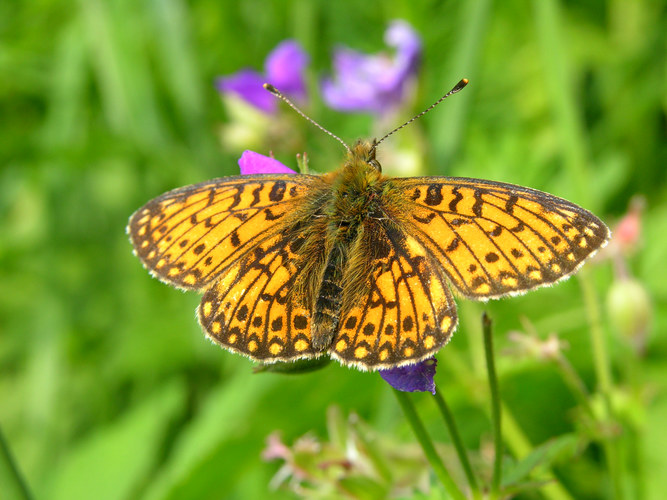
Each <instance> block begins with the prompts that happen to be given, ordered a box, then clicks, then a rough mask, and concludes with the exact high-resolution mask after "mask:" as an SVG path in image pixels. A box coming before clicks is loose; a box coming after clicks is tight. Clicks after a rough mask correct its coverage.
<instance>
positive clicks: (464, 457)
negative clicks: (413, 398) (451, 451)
mask: <svg viewBox="0 0 667 500" xmlns="http://www.w3.org/2000/svg"><path fill="white" fill-rule="evenodd" d="M433 398H434V399H435V402H436V403H437V405H438V408H439V409H440V413H442V416H443V418H444V419H445V425H446V426H447V430H448V431H449V436H450V437H451V438H452V443H453V444H454V448H455V449H456V454H457V455H458V457H459V461H460V462H461V466H462V467H463V472H465V475H466V478H467V479H468V484H469V485H470V491H471V492H472V496H473V498H474V499H476V500H480V499H481V498H482V495H481V492H480V491H479V485H478V484H477V479H476V478H475V474H474V473H473V471H472V467H471V465H470V460H468V454H467V453H466V449H465V447H464V446H463V440H462V439H461V435H460V434H459V430H458V428H457V427H456V422H455V421H454V415H452V412H451V411H450V409H449V406H447V403H446V402H445V398H444V397H443V396H442V393H441V392H440V391H439V390H438V389H436V390H435V394H434V395H433Z"/></svg>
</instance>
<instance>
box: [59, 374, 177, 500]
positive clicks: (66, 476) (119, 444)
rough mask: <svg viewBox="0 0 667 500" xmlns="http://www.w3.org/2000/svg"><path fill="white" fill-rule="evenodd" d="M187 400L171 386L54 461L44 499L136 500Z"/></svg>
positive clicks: (167, 386)
mask: <svg viewBox="0 0 667 500" xmlns="http://www.w3.org/2000/svg"><path fill="white" fill-rule="evenodd" d="M184 401H185V387H184V386H183V385H182V384H181V383H176V382H172V383H168V384H166V385H165V386H163V387H162V388H161V389H160V390H159V391H157V392H156V393H155V394H153V395H152V396H151V397H150V398H148V399H147V400H146V401H143V402H142V403H140V404H138V405H137V406H135V407H134V408H132V409H131V410H130V411H128V412H127V413H126V414H125V415H123V416H121V417H120V418H119V419H118V420H117V421H116V422H114V423H113V424H111V425H109V426H107V427H102V428H100V429H99V430H98V431H96V432H94V433H93V434H92V435H90V436H88V437H86V438H84V439H83V441H82V442H80V443H79V444H78V446H75V447H74V448H72V450H71V451H70V453H69V454H67V455H66V456H65V457H64V458H63V459H62V460H59V461H57V462H54V464H55V470H54V473H53V476H52V484H51V487H50V488H49V489H48V491H49V492H50V494H49V495H48V496H47V497H46V498H50V499H53V500H58V499H63V500H65V499H67V500H69V499H72V498H96V499H98V500H112V499H117V498H118V499H120V498H132V497H133V496H134V495H133V493H134V492H136V490H137V488H138V487H140V485H141V484H142V482H143V481H145V480H146V477H147V475H148V474H149V472H150V471H151V470H152V467H153V466H154V464H155V461H156V459H157V457H158V455H159V453H160V452H161V450H162V442H163V438H164V435H165V431H166V430H167V428H168V426H169V424H170V422H172V421H173V419H174V417H175V416H176V415H177V414H178V413H179V412H180V411H181V409H182V408H183V406H184Z"/></svg>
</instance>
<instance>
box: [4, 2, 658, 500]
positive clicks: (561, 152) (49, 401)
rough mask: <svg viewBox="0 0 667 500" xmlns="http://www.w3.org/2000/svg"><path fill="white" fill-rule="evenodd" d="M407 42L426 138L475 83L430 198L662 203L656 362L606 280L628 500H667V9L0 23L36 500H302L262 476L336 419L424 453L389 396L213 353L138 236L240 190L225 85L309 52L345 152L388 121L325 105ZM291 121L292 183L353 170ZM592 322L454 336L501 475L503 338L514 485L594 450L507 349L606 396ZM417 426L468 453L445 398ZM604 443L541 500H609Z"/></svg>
mask: <svg viewBox="0 0 667 500" xmlns="http://www.w3.org/2000/svg"><path fill="white" fill-rule="evenodd" d="M395 18H402V19H405V20H407V21H409V22H410V23H411V24H412V25H413V26H414V28H415V29H416V30H417V31H418V32H419V33H420V34H421V36H422V37H423V41H424V55H423V66H422V70H421V73H420V77H419V85H418V88H417V92H416V95H415V96H414V99H413V100H412V102H413V103H414V109H410V110H407V111H406V113H407V115H406V116H405V118H408V117H409V114H411V113H414V112H416V111H419V110H420V109H422V108H424V107H426V106H427V105H428V104H430V103H431V102H432V101H434V100H435V99H436V98H437V97H439V96H440V95H441V94H442V93H443V92H445V91H446V90H448V89H449V88H450V87H451V86H452V85H453V84H454V83H456V82H457V81H458V80H459V79H460V78H461V77H467V78H469V79H470V80H471V84H470V85H469V87H468V88H466V89H465V90H464V91H463V92H462V93H461V94H459V95H457V96H456V97H453V98H452V99H449V100H448V101H447V102H446V103H444V104H442V105H441V106H440V107H439V108H438V110H436V111H434V112H432V113H430V114H429V115H428V116H426V117H425V118H423V119H422V120H421V121H420V122H419V123H418V124H417V125H415V131H419V133H420V134H421V137H422V139H423V142H422V144H420V146H419V147H420V148H421V150H420V154H422V156H423V157H424V158H425V159H427V161H426V166H425V168H424V173H425V174H426V173H428V174H432V175H463V176H469V177H481V178H489V179H495V180H502V181H507V182H512V183H516V184H522V185H528V186H531V187H535V188H538V189H543V190H545V191H549V192H551V193H554V194H556V195H558V196H562V197H564V198H568V199H570V200H571V201H574V202H576V203H579V204H581V205H583V206H585V207H586V208H589V209H591V210H593V211H594V212H595V213H596V214H597V215H599V216H600V217H601V218H603V219H604V220H605V221H607V222H608V223H609V224H610V225H613V224H614V222H615V221H617V220H618V219H620V218H621V217H622V216H623V214H624V213H625V212H626V210H627V207H628V204H629V202H630V199H631V198H632V197H633V196H635V195H637V194H641V195H643V196H644V200H645V201H644V203H645V210H644V212H643V214H642V225H643V231H642V236H641V239H640V242H639V244H638V245H636V249H635V251H634V252H633V253H632V255H629V256H628V257H627V258H626V259H625V262H626V264H627V267H628V270H629V271H630V273H631V274H632V276H634V277H635V278H636V279H637V280H638V282H639V284H640V285H641V286H642V287H644V288H645V289H646V290H647V291H648V294H649V296H650V299H651V302H652V308H653V309H652V317H651V326H650V328H649V331H648V334H647V339H646V349H645V352H643V353H639V354H638V353H636V351H635V350H634V349H633V348H632V345H631V342H630V341H629V339H628V338H626V337H624V336H623V335H622V332H620V331H619V329H618V328H617V325H616V324H615V323H617V320H615V318H614V316H613V314H612V315H610V314H609V311H607V310H606V309H605V308H604V305H605V301H606V300H607V296H608V294H609V290H610V287H611V286H612V285H613V284H614V283H616V282H617V279H618V278H617V277H616V275H615V272H614V269H613V266H612V264H611V262H610V261H609V260H608V259H607V260H605V259H602V258H601V259H599V260H598V262H596V263H594V264H591V265H589V266H587V269H586V271H587V282H588V283H590V284H591V285H592V287H593V289H592V290H591V293H592V295H591V296H592V297H594V298H595V300H594V303H597V304H598V305H599V307H600V309H599V311H598V312H599V313H600V314H601V325H602V328H603V334H604V339H605V342H606V346H607V349H608V355H609V356H608V359H609V362H610V364H611V367H612V375H613V387H612V388H611V392H610V394H609V396H610V398H611V400H612V406H613V407H614V409H615V410H614V419H613V421H614V425H612V426H611V427H612V428H611V430H609V434H608V437H606V438H605V437H603V438H602V439H601V440H602V441H604V439H610V440H613V441H614V442H615V446H617V449H618V450H619V454H620V458H619V463H620V470H622V471H623V477H622V483H623V484H622V488H623V490H624V491H625V493H626V498H656V499H657V498H663V497H664V488H665V487H667V484H665V478H664V471H665V470H667V451H666V450H667V433H665V432H664V425H665V422H666V421H667V397H666V394H665V391H666V390H667V365H666V362H667V340H665V336H664V335H663V332H664V330H665V327H666V326H667V310H666V309H665V307H664V305H665V303H666V302H667V270H666V267H665V262H666V261H667V245H666V244H665V240H664V238H665V234H667V203H666V199H665V198H666V194H667V190H666V189H665V177H666V175H667V170H666V169H665V166H666V165H667V142H666V140H665V139H666V129H667V116H666V107H667V87H666V83H665V70H666V67H665V49H666V48H667V44H666V35H665V34H666V33H667V30H666V29H665V27H666V26H667V22H666V21H667V17H666V15H665V2H663V1H659V0H636V1H633V2H626V1H623V0H607V1H605V0H596V1H588V2H573V1H558V0H534V1H532V2H531V1H520V0H509V1H503V2H491V1H490V0H477V1H470V2H453V1H449V2H438V1H425V2H412V1H408V0H405V1H401V0H390V1H384V2H374V1H371V2H359V1H357V0H354V1H351V0H338V1H336V2H325V1H308V0H293V1H284V2H261V1H257V0H246V1H244V2H236V1H220V0H217V1H213V0H202V1H190V2H185V1H182V0H152V1H151V0H145V1H135V0H110V1H102V0H82V1H80V2H69V1H65V0H33V1H29V2H28V1H26V2H12V1H5V2H1V3H0V75H1V77H0V331H1V334H0V427H1V429H2V433H3V435H4V437H5V439H6V441H7V443H8V445H9V447H10V448H11V452H12V454H13V456H14V458H15V459H16V462H17V464H18V466H19V467H20V469H21V472H22V474H23V477H24V478H25V480H26V482H27V484H28V485H29V488H30V490H31V491H32V492H33V494H34V495H35V497H37V498H45V499H51V498H53V499H57V498H67V499H73V498H90V497H95V498H101V499H106V498H108V499H116V498H117V499H124V498H148V499H167V498H169V499H172V498H173V499H175V498H238V499H247V498H294V497H295V496H294V494H293V493H291V492H289V491H287V490H284V489H280V490H273V489H270V488H269V481H270V480H271V478H272V476H273V475H274V474H275V473H276V471H277V470H278V468H279V464H278V463H270V462H265V461H263V460H262V459H261V457H260V454H261V451H262V449H263V448H264V446H265V439H266V437H267V435H269V434H270V433H271V432H272V431H274V430H279V431H280V432H281V434H282V436H283V439H284V440H285V442H287V443H288V444H290V443H292V442H293V441H294V439H296V438H297V437H298V436H301V435H303V434H305V433H307V432H309V431H312V432H313V433H314V435H315V436H318V437H319V438H320V439H323V440H324V439H326V438H327V430H326V416H325V414H326V410H327V408H328V407H329V406H330V405H337V406H338V407H340V409H341V411H342V414H343V415H348V414H350V413H356V414H358V415H360V417H361V418H362V419H363V420H365V421H366V422H368V424H369V425H370V427H372V428H373V429H374V431H375V432H376V433H378V434H379V435H382V436H391V438H392V439H395V440H398V441H399V442H405V443H410V442H414V437H413V435H412V434H411V431H410V429H409V427H408V426H407V424H406V423H405V420H404V418H403V416H402V414H401V413H400V409H399V407H398V405H397V403H396V401H395V399H394V396H393V395H392V393H391V391H390V389H389V387H388V386H387V385H386V384H385V383H384V382H383V381H382V380H381V379H380V377H379V376H378V375H377V374H365V373H361V372H358V371H355V370H351V369H347V368H343V367H341V366H339V365H338V364H336V363H332V364H331V365H329V366H328V367H327V368H325V369H323V370H321V371H318V372H315V373H311V374H304V375H299V376H285V375H278V374H258V375H253V374H252V371H251V363H250V362H249V361H248V360H246V359H245V358H241V357H239V356H235V355H232V354H230V353H227V352H224V351H222V350H220V349H219V348H218V347H216V346H213V345H212V344H210V343H209V342H208V341H206V340H205V339H204V337H203V335H202V333H201V332H200V330H199V327H198V326H197V323H196V320H195V319H194V315H193V311H194V309H195V307H196V305H197V303H198V300H199V297H198V296H197V294H194V293H188V294H183V293H181V292H179V291H176V290H174V289H171V288H169V287H168V286H165V285H163V284H161V283H159V282H158V281H157V280H154V279H152V278H151V277H150V276H149V275H148V273H147V272H146V271H145V270H144V269H143V268H142V266H141V264H140V263H139V261H138V260H137V259H136V258H135V257H133V255H132V252H131V247H130V244H129V242H128V240H127V237H126V235H125V224H126V222H127V219H128V217H129V215H130V214H131V213H132V212H133V211H134V210H136V209H137V208H138V207H139V206H141V205H143V204H144V203H145V202H146V201H148V200H149V199H151V198H153V197H155V196H157V195H159V194H161V193H162V192H164V191H167V190H169V189H172V188H175V187H179V186H183V185H186V184H189V183H193V182H199V181H202V180H206V179H209V178H213V177H219V176H224V175H230V174H235V173H237V172H238V170H237V168H238V167H237V165H236V160H237V158H238V157H239V156H240V153H241V152H242V151H241V150H240V149H239V150H236V151H233V150H230V148H229V147H227V148H223V147H222V146H221V140H220V128H221V126H223V125H224V124H225V123H229V118H228V116H227V114H226V111H225V107H224V106H223V104H222V102H221V100H220V96H219V95H218V93H217V92H216V90H215V89H214V86H213V81H214V79H215V77H216V76H219V75H224V74H230V73H233V72H235V71H237V70H239V69H241V68H242V67H244V66H251V67H254V68H256V69H260V70H261V68H262V65H263V61H264V58H265V56H266V55H267V54H268V53H269V52H270V51H271V49H272V48H273V47H275V45H276V44H277V43H278V42H280V41H281V40H284V39H286V38H296V39H297V40H299V41H300V42H301V43H302V45H303V46H304V48H305V49H306V51H307V52H308V53H309V54H310V56H311V58H312V60H311V65H310V68H309V71H310V72H309V78H310V82H311V105H310V106H309V107H308V112H309V113H310V114H311V116H313V117H314V118H315V119H317V120H318V121H320V122H321V123H323V124H324V125H325V126H326V127H328V128H329V129H331V130H332V131H334V132H335V133H336V134H338V135H340V136H341V137H343V138H344V139H346V140H347V141H348V142H351V141H352V140H354V139H355V137H356V136H358V135H367V134H370V133H371V130H372V120H371V118H369V117H364V116H352V115H343V114H340V113H336V112H334V111H332V110H328V109H326V108H325V107H324V106H323V105H322V103H321V101H320V99H319V96H318V95H317V81H318V79H319V78H320V77H321V76H322V74H324V73H325V72H328V71H330V68H331V54H332V50H333V48H334V47H335V46H336V45H338V44H344V45H347V46H350V47H353V48H355V49H358V50H362V51H365V52H371V53H373V52H378V51H380V50H382V49H383V48H384V44H383V42H382V36H383V32H384V30H385V29H386V27H387V24H388V22H389V21H390V20H392V19H395ZM283 111H284V110H283ZM281 113H282V112H281ZM286 114H287V116H291V115H290V114H289V113H286ZM283 119H284V118H283ZM287 120H289V121H288V123H289V124H290V126H293V127H294V129H295V134H296V135H297V136H299V137H304V136H305V137H306V139H305V140H304V141H297V144H296V145H295V146H294V148H292V147H291V146H290V149H288V150H278V151H276V153H277V155H278V157H279V158H281V159H282V160H283V161H285V162H286V163H287V162H289V164H291V165H294V161H293V159H292V158H293V155H294V154H295V153H297V152H299V151H304V150H306V151H308V154H309V155H310V158H311V166H312V167H313V168H315V169H317V170H320V171H326V170H329V169H331V168H333V167H334V166H335V165H336V163H337V162H338V161H340V159H341V158H342V154H341V148H340V146H339V145H337V144H336V143H335V142H333V141H331V140H330V139H329V138H327V137H326V136H324V135H323V134H321V133H319V132H317V131H316V130H314V129H313V130H311V129H310V128H309V126H308V125H307V124H305V123H302V122H300V121H299V119H296V118H294V119H290V118H287ZM413 133H415V132H413ZM406 134H410V132H406ZM259 152H262V153H265V154H266V153H267V152H268V149H267V150H263V151H259ZM385 167H388V165H386V163H385ZM583 297H584V294H583V292H582V286H581V282H580V280H579V279H577V278H575V279H571V280H569V281H567V282H565V283H562V284H559V285H558V286H556V287H552V288H548V289H542V290H539V291H536V292H533V293H530V294H528V295H525V296H522V297H515V298H512V299H506V300H502V301H494V302H490V303H488V304H478V303H470V302H465V301H462V300H459V301H458V303H459V309H460V327H459V331H458V332H457V334H456V335H455V337H454V339H453V341H452V342H451V343H450V344H449V345H448V346H447V347H446V348H445V349H443V350H442V351H441V352H440V354H439V356H438V358H439V362H440V365H439V371H438V374H437V377H436V382H437V383H438V386H439V388H440V390H441V391H442V392H443V394H444V395H445V397H447V399H448V402H449V403H450V405H451V407H452V410H453V412H454V415H455V417H456V418H457V420H458V421H459V424H460V426H461V431H462V433H463V438H464V441H465V444H466V446H467V448H468V449H469V450H471V453H472V454H473V456H474V457H475V459H474V461H475V463H478V464H479V468H480V470H488V467H489V460H488V448H489V438H490V433H491V428H490V422H489V418H488V407H489V399H488V393H487V386H486V378H485V371H484V361H483V360H484V358H483V350H482V343H481V342H482V341H481V337H480V326H479V317H480V314H481V312H482V311H483V310H487V311H489V313H490V314H491V316H492V317H493V319H494V321H495V339H496V352H497V353H499V354H498V359H497V363H498V370H499V374H500V386H501V395H502V398H503V402H504V404H505V408H506V411H507V415H508V418H507V419H506V421H505V424H506V432H507V435H506V436H505V438H506V441H507V443H508V457H509V456H514V458H520V456H521V455H522V454H523V455H525V454H526V453H527V452H529V451H530V449H531V448H532V446H536V445H539V444H541V443H544V442H546V441H547V440H549V439H551V438H553V437H556V436H559V435H563V434H568V433H573V435H575V436H579V437H581V438H582V440H583V441H584V442H589V441H590V439H587V436H588V434H587V433H590V432H591V431H590V429H586V426H585V425H584V424H582V419H581V418H580V413H578V412H577V406H578V403H577V400H576V399H575V397H574V396H573V393H572V391H570V390H569V389H568V386H567V385H566V384H565V383H564V381H563V378H562V377H561V376H560V375H559V371H558V369H557V367H555V366H554V364H553V363H548V362H543V361H540V360H539V359H537V358H536V357H530V356H523V357H521V358H520V359H517V358H516V357H512V356H510V355H508V354H506V351H507V349H508V348H509V347H511V346H510V343H511V342H510V340H509V338H508V332H510V331H513V330H525V329H526V327H525V325H526V324H531V325H533V327H534V329H535V331H536V332H537V335H538V336H539V337H540V338H543V339H545V338H547V336H548V335H549V334H551V333H553V332H556V333H558V335H559V336H560V337H561V338H562V339H563V340H564V341H566V342H567V344H568V345H569V349H568V350H566V351H565V352H564V354H565V356H566V357H567V358H568V359H569V360H570V361H571V363H572V364H573V366H574V368H575V369H576V370H577V372H578V373H579V374H580V375H581V377H582V378H583V380H584V382H585V384H586V386H587V388H588V390H589V391H590V392H595V390H596V388H597V387H598V380H597V378H596V370H595V366H594V361H593V360H594V358H593V352H592V347H591V337H590V336H589V319H590V317H591V314H592V315H593V318H594V317H595V314H596V312H595V309H593V310H591V308H590V304H589V306H585V303H584V298H583ZM631 313H632V311H631ZM414 400H415V402H416V404H417V407H418V409H419V411H420V413H421V414H422V416H423V417H424V419H425V422H426V425H427V428H428V429H429V431H430V432H431V433H432V435H433V437H434V439H436V440H437V441H438V442H442V443H448V442H449V437H448V435H447V433H446V431H445V429H444V427H443V425H442V422H441V420H440V418H439V416H438V413H437V409H436V407H435V405H434V404H433V403H432V401H431V400H430V397H429V395H428V394H426V395H416V396H415V397H414ZM591 401H592V402H593V406H594V407H595V405H598V406H599V404H598V403H599V398H598V399H596V398H595V396H593V397H592V398H591ZM592 441H593V443H592V444H590V445H587V446H583V447H582V448H581V449H579V450H578V452H577V453H576V455H575V456H574V458H571V459H569V460H566V461H561V463H557V464H556V465H555V466H554V467H553V468H552V470H551V471H550V472H549V474H555V475H556V477H557V479H558V482H559V484H558V488H556V489H557V490H558V491H557V492H555V493H554V491H555V490H552V492H551V493H549V492H546V493H545V492H544V491H543V490H534V491H532V492H529V493H524V494H523V496H522V498H546V497H550V498H583V499H594V498H612V493H611V491H612V488H611V486H610V484H611V481H610V477H609V473H608V469H607V467H606V465H605V459H604V456H603V450H602V446H601V445H600V444H599V443H600V440H598V441H596V440H595V439H592ZM485 450H486V451H485ZM508 459H509V458H508ZM485 468H486V469H485ZM2 480H3V479H2V476H0V482H1V481H2ZM2 488H3V487H2V484H0V489H2ZM436 490H437V487H436ZM6 493H7V492H6ZM341 495H342V493H341ZM433 495H436V496H433ZM437 495H440V493H438V491H436V492H435V493H432V494H431V496H423V498H444V496H437ZM558 495H560V496H558ZM334 496H335V495H334ZM0 497H2V498H5V496H4V495H3V494H1V493H0ZM10 498H11V497H10ZM420 498H422V497H420Z"/></svg>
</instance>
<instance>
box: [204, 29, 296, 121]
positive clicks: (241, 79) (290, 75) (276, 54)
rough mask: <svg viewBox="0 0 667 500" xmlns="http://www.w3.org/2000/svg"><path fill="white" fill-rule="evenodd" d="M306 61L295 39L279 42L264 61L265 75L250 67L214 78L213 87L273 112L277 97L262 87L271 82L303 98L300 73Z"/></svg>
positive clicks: (282, 90)
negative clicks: (214, 85) (214, 84)
mask: <svg viewBox="0 0 667 500" xmlns="http://www.w3.org/2000/svg"><path fill="white" fill-rule="evenodd" d="M307 64H308V55H307V54H306V53H305V52H304V51H303V49H302V48H301V46H300V45H299V44H298V43H297V42H296V41H294V40H285V41H284V42H281V43H280V44H278V46H277V47H276V48H275V49H273V51H272V52H271V53H270V54H269V55H268V57H267V58H266V61H265V62H264V75H262V74H261V73H259V72H257V71H254V70H252V69H242V70H241V71H239V72H237V73H234V74H233V75H230V76H224V77H220V78H218V79H217V80H216V87H217V88H218V90H219V91H220V92H222V93H224V94H230V93H231V94H235V95H237V96H238V97H240V98H241V99H243V100H244V101H246V102H248V103H249V104H251V105H253V106H255V107H256V108H258V109H259V110H261V111H264V112H265V113H273V112H274V111H275V110H276V107H277V101H278V100H277V99H276V98H275V97H274V96H272V95H271V94H270V93H269V92H267V91H266V90H265V89H264V87H263V86H262V85H263V84H264V83H267V82H268V83H270V84H271V85H273V86H274V87H276V88H277V89H278V90H280V91H281V92H282V93H283V94H285V95H288V96H290V97H292V98H294V99H295V100H296V101H303V100H304V99H305V97H306V83H305V81H304V77H303V72H304V69H305V67H306V65H307Z"/></svg>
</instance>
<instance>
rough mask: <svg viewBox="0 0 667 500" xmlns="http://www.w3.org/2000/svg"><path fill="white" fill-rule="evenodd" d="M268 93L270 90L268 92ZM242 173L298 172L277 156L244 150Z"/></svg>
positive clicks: (240, 161) (241, 165)
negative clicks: (271, 156) (280, 160)
mask: <svg viewBox="0 0 667 500" xmlns="http://www.w3.org/2000/svg"><path fill="white" fill-rule="evenodd" d="M267 94H268V92H267ZM239 167H240V168H241V175H253V174H296V172H295V171H294V170H292V169H291V168H289V167H286V166H285V165H283V164H282V163H280V162H279V161H278V160H276V159H275V158H270V157H268V156H264V155H261V154H259V153H255V152H254V151H244V152H243V154H242V155H241V158H240V159H239Z"/></svg>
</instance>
